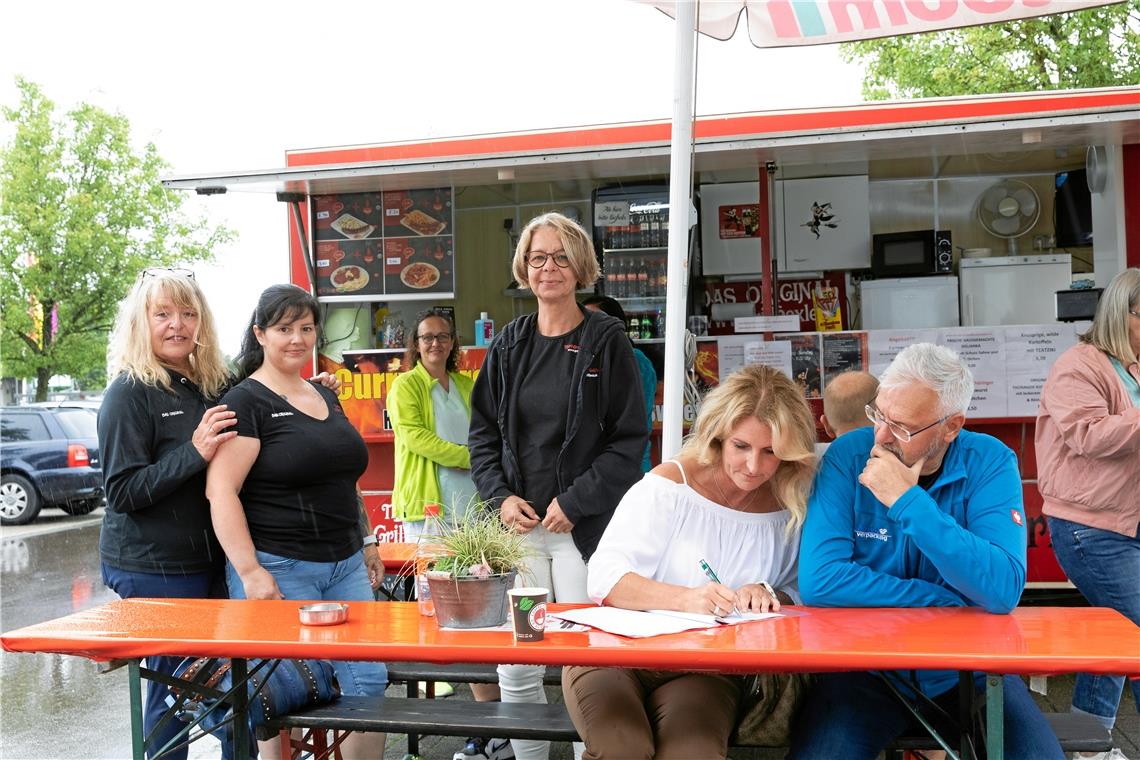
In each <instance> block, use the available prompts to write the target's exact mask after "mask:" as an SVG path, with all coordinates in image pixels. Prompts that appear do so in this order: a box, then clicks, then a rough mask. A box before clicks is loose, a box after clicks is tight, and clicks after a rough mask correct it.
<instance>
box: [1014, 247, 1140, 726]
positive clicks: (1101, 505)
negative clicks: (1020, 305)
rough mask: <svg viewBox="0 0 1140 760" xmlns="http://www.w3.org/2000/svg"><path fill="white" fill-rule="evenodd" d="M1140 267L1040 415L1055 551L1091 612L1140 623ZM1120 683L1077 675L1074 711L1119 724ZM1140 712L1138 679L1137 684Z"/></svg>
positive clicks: (1104, 301)
mask: <svg viewBox="0 0 1140 760" xmlns="http://www.w3.org/2000/svg"><path fill="white" fill-rule="evenodd" d="M1138 357H1140V269H1137V268H1135V267H1134V268H1131V269H1126V270H1124V271H1123V272H1121V273H1120V274H1118V275H1117V276H1116V277H1115V278H1113V280H1112V282H1111V283H1109V286H1108V287H1107V288H1106V289H1105V291H1104V294H1103V295H1102V296H1101V299H1100V303H1099V304H1098V306H1097V310H1096V318H1095V319H1094V320H1093V325H1092V328H1091V329H1089V331H1088V332H1086V333H1085V334H1084V335H1082V336H1081V337H1080V343H1078V344H1077V345H1076V346H1073V347H1072V348H1070V349H1069V350H1068V351H1066V352H1065V353H1064V354H1062V355H1061V357H1060V358H1059V359H1057V362H1056V364H1054V365H1053V369H1052V371H1051V372H1050V373H1049V379H1048V380H1046V381H1045V388H1044V389H1043V390H1042V392H1041V407H1040V410H1039V411H1038V412H1037V436H1036V443H1037V446H1036V448H1037V477H1038V488H1039V489H1040V491H1041V496H1042V497H1043V498H1044V502H1045V505H1044V509H1043V511H1044V512H1045V514H1046V516H1047V519H1048V522H1049V533H1050V534H1051V535H1052V537H1053V551H1054V552H1055V553H1056V555H1057V560H1058V562H1060V563H1061V567H1062V568H1063V569H1064V571H1065V574H1066V575H1068V576H1069V579H1070V580H1071V581H1072V582H1073V584H1074V585H1075V586H1076V587H1077V589H1078V590H1079V591H1080V592H1081V593H1082V594H1084V596H1085V598H1086V599H1088V601H1089V603H1090V604H1093V605H1095V606H1098V607H1112V608H1113V609H1116V610H1119V611H1120V612H1121V613H1122V614H1123V615H1125V616H1126V617H1128V618H1129V619H1130V620H1131V621H1132V622H1134V623H1136V624H1137V625H1140V583H1137V579H1140V538H1138V537H1137V533H1138V527H1140V489H1138V488H1137V484H1138V483H1140V364H1138ZM1123 688H1124V678H1123V677H1122V676H1094V675H1086V674H1082V675H1080V676H1078V677H1077V685H1076V688H1075V689H1074V690H1073V707H1072V709H1073V712H1084V713H1089V714H1091V715H1093V716H1095V717H1096V718H1097V719H1099V720H1100V721H1101V722H1102V723H1103V724H1104V725H1105V727H1106V728H1108V729H1109V730H1111V729H1112V727H1113V724H1114V723H1115V722H1116V710H1117V707H1118V706H1119V704H1120V694H1121V691H1122V690H1123ZM1132 693H1133V695H1134V696H1135V697H1136V703H1137V705H1140V681H1133V682H1132Z"/></svg>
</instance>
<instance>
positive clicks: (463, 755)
mask: <svg viewBox="0 0 1140 760" xmlns="http://www.w3.org/2000/svg"><path fill="white" fill-rule="evenodd" d="M514 757H515V751H514V749H513V748H512V747H511V740H510V739H482V738H479V737H476V738H473V739H468V740H467V746H465V747H464V748H463V749H462V750H461V751H459V752H456V753H455V754H454V755H452V758H451V760H514Z"/></svg>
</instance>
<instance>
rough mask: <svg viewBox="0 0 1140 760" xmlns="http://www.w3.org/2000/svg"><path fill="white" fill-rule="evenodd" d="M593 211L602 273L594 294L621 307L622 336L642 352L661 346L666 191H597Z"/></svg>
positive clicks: (620, 188) (636, 187)
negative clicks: (648, 348)
mask: <svg viewBox="0 0 1140 760" xmlns="http://www.w3.org/2000/svg"><path fill="white" fill-rule="evenodd" d="M593 209H594V213H593V217H594V248H595V249H596V250H597V253H598V263H599V264H600V265H601V268H602V279H601V280H599V282H598V290H599V292H601V293H604V294H605V295H607V296H610V297H611V298H614V299H616V300H617V302H618V303H620V304H621V307H622V310H623V311H625V315H626V332H627V333H628V334H629V337H630V338H631V339H632V340H633V341H634V342H635V343H637V344H641V345H642V348H643V350H644V348H645V345H644V344H649V345H652V344H654V343H657V344H660V343H663V342H664V337H665V286H666V283H667V279H666V278H667V268H668V267H667V264H668V256H667V254H668V245H669V188H668V186H667V185H623V186H614V187H603V188H599V189H597V190H595V191H594V196H593ZM651 358H652V355H651ZM655 363H656V362H655Z"/></svg>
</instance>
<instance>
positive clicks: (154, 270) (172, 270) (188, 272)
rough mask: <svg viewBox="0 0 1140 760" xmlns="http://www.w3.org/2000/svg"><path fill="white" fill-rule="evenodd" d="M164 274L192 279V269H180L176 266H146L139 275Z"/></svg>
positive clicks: (156, 275)
mask: <svg viewBox="0 0 1140 760" xmlns="http://www.w3.org/2000/svg"><path fill="white" fill-rule="evenodd" d="M166 275H174V276H175V277H185V278H187V279H190V280H193V279H194V270H193V269H180V268H178V267H147V268H146V269H144V270H142V273H141V277H142V279H146V278H147V277H164V276H166Z"/></svg>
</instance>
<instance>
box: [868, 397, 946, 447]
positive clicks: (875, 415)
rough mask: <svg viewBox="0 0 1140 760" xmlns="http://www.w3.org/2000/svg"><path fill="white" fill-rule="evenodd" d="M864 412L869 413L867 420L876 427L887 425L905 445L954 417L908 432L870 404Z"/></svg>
mask: <svg viewBox="0 0 1140 760" xmlns="http://www.w3.org/2000/svg"><path fill="white" fill-rule="evenodd" d="M863 411H865V412H866V413H867V419H869V420H870V421H871V423H872V424H874V425H875V426H876V427H877V426H879V425H886V426H887V430H890V431H891V435H893V436H894V437H895V438H897V439H899V440H900V441H902V442H903V443H909V442H910V439H911V438H914V437H915V436H916V435H918V434H919V433H924V432H926V431H927V430H930V428H932V427H934V426H935V425H941V424H942V423H943V422H945V421H946V420H948V419H950V417H951V416H952V415H949V414H948V415H946V416H945V417H943V418H942V419H940V420H935V421H934V422H931V423H930V424H929V425H927V426H926V427H920V428H919V429H918V430H907V429H906V428H904V427H903V426H902V425H899V424H898V423H895V422H891V421H890V420H888V419H887V418H886V417H884V416H883V413H882V412H880V411H879V410H878V409H877V408H876V407H874V406H871V405H870V404H867V405H866V406H864V407H863Z"/></svg>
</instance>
